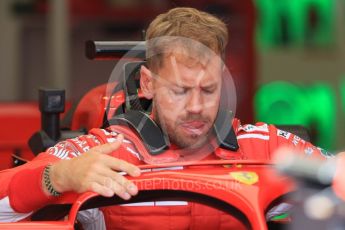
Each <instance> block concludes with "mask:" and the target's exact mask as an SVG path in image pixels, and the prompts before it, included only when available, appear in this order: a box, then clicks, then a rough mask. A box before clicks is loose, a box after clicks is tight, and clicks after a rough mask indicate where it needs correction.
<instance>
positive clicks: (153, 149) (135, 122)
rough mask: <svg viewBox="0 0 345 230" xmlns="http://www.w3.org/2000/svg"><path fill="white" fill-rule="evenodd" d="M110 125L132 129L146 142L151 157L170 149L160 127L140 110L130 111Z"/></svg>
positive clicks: (112, 120) (117, 117) (119, 116)
mask: <svg viewBox="0 0 345 230" xmlns="http://www.w3.org/2000/svg"><path fill="white" fill-rule="evenodd" d="M109 125H125V126H128V127H129V128H131V129H132V130H133V131H134V132H135V133H136V134H137V135H138V136H139V137H140V138H141V139H142V141H143V142H144V145H145V147H146V149H147V150H148V152H149V153H150V154H151V155H158V154H160V153H162V152H163V151H164V150H167V149H168V148H169V141H168V138H167V137H166V136H165V135H164V133H163V132H162V130H161V129H160V127H159V126H158V125H157V124H156V123H155V122H154V121H153V120H152V119H151V118H150V117H149V115H147V114H146V113H144V112H142V111H138V110H129V111H127V112H126V113H124V114H120V115H117V116H115V117H113V118H112V119H111V120H110V121H109Z"/></svg>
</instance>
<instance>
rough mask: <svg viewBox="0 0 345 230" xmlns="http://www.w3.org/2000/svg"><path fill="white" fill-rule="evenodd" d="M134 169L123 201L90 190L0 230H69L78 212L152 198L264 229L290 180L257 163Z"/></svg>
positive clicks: (65, 197) (216, 162)
mask: <svg viewBox="0 0 345 230" xmlns="http://www.w3.org/2000/svg"><path fill="white" fill-rule="evenodd" d="M140 168H141V169H142V171H143V173H142V175H141V176H140V177H137V178H131V177H129V178H130V179H131V180H132V181H133V182H134V183H135V184H136V185H137V186H138V189H139V193H138V195H137V196H135V197H133V198H132V199H131V200H129V201H125V200H122V199H121V198H119V197H116V196H114V197H112V198H105V197H101V196H99V195H98V194H96V193H93V192H87V193H84V194H76V193H67V194H64V195H63V196H61V197H60V198H59V199H57V200H56V202H55V203H54V204H52V205H48V206H46V207H44V208H42V209H40V210H38V211H37V212H35V213H34V214H33V215H32V216H31V220H30V221H25V222H18V223H1V224H0V229H19V228H20V229H74V223H75V222H76V216H77V213H78V211H81V210H85V209H90V208H96V207H102V206H109V205H120V204H125V203H134V202H145V201H152V200H155V201H156V200H162V201H163V200H186V201H193V202H199V203H203V204H207V205H209V206H212V207H215V208H217V209H220V210H222V211H224V212H227V213H229V214H231V215H233V216H235V217H236V218H238V219H239V220H240V221H241V222H242V223H243V224H245V225H246V226H248V228H249V229H254V230H256V229H267V221H266V219H267V218H266V213H267V211H268V210H269V209H270V208H271V207H272V206H273V205H276V204H277V202H279V201H281V199H282V198H283V197H284V196H285V195H286V194H288V193H290V192H291V191H292V190H293V189H294V185H293V182H292V181H291V180H290V179H288V178H287V177H285V176H281V175H279V174H277V173H276V171H275V169H274V168H273V167H272V165H271V164H269V163H268V162H263V161H248V160H241V161H238V160H237V161H233V160H209V161H202V162H182V163H181V162H180V163H178V164H177V163H167V164H162V165H142V166H140ZM182 169H183V170H182Z"/></svg>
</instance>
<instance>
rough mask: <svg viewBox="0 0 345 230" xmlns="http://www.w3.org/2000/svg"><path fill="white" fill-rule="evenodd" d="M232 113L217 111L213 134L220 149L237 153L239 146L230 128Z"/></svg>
mask: <svg viewBox="0 0 345 230" xmlns="http://www.w3.org/2000/svg"><path fill="white" fill-rule="evenodd" d="M232 118H233V117H232V112H230V111H224V110H219V111H218V115H217V118H216V121H215V123H214V132H215V134H216V136H217V140H218V144H219V147H220V148H224V149H228V150H231V151H237V150H238V148H239V146H238V143H237V138H236V134H235V132H234V129H233V128H232V124H231V120H232Z"/></svg>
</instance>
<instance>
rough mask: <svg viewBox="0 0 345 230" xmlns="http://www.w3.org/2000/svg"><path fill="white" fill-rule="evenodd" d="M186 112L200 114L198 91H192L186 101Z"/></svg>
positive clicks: (200, 103) (200, 100)
mask: <svg viewBox="0 0 345 230" xmlns="http://www.w3.org/2000/svg"><path fill="white" fill-rule="evenodd" d="M187 111H188V112H190V113H200V112H201V111H202V98H201V94H200V91H199V90H193V91H192V92H191V94H190V96H189V98H188V101H187Z"/></svg>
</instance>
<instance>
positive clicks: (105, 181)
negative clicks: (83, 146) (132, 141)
mask: <svg viewBox="0 0 345 230" xmlns="http://www.w3.org/2000/svg"><path fill="white" fill-rule="evenodd" d="M122 141H123V136H122V135H119V136H118V138H117V141H116V142H114V143H108V144H104V145H100V146H96V147H94V148H92V149H90V150H89V151H88V152H86V153H84V154H82V155H81V156H79V157H76V158H73V159H70V160H61V161H59V162H58V163H55V164H53V165H52V166H51V171H50V180H51V183H52V185H53V187H54V189H55V190H56V191H58V192H60V193H61V192H66V191H75V192H78V193H82V192H86V191H94V192H96V193H98V194H100V195H102V196H106V197H111V196H113V195H114V194H116V195H118V196H120V197H121V198H123V199H125V200H128V199H129V198H130V197H131V196H133V195H136V194H137V193H138V189H137V187H136V186H135V185H134V184H133V183H132V182H131V181H129V180H128V179H126V178H125V177H124V176H122V175H120V174H119V173H118V172H119V171H120V172H121V171H122V172H126V173H128V174H129V175H131V176H133V177H135V176H139V175H140V169H139V168H138V167H136V166H135V165H132V164H130V163H128V162H126V161H123V160H120V159H117V158H114V157H112V156H109V155H108V154H110V153H111V152H113V151H115V150H117V149H118V148H119V147H120V145H121V144H122ZM45 191H46V192H47V189H46V188H45Z"/></svg>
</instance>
